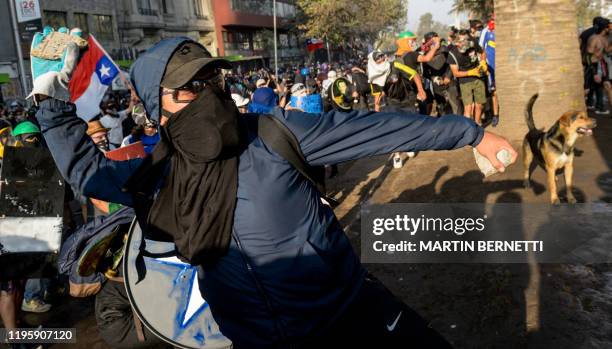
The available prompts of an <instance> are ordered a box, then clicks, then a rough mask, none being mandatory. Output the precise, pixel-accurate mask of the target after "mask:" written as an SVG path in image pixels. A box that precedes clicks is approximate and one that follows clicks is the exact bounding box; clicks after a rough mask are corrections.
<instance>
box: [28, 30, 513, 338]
mask: <svg viewBox="0 0 612 349" xmlns="http://www.w3.org/2000/svg"><path fill="white" fill-rule="evenodd" d="M186 42H191V40H190V39H188V38H173V39H165V40H162V41H161V42H160V43H158V44H157V45H155V46H154V47H152V48H151V49H149V50H148V51H147V52H146V53H145V54H143V55H142V56H141V57H140V58H139V59H138V60H137V61H136V62H135V64H134V66H133V68H132V71H131V79H132V83H133V85H134V88H135V90H136V92H137V94H138V96H139V97H140V99H141V100H142V102H143V103H144V105H145V107H146V110H147V113H148V114H149V115H150V117H151V118H152V119H153V120H156V121H159V122H160V124H161V125H162V127H164V125H165V124H166V123H167V121H168V118H167V117H166V116H161V115H160V114H161V109H162V108H163V109H164V110H165V111H167V112H170V113H175V112H177V111H180V109H181V108H183V107H185V104H177V103H174V102H173V97H177V96H178V97H177V98H178V99H181V100H185V99H189V98H190V95H196V94H197V93H194V92H193V91H190V90H188V89H180V90H177V91H175V92H176V95H175V96H170V95H169V94H165V93H163V91H164V90H165V88H164V89H162V88H160V83H161V81H162V79H163V78H164V73H165V71H166V65H167V64H168V62H169V60H170V58H171V56H172V55H173V54H174V53H175V51H176V50H177V48H178V47H181V46H182V45H184V44H185V43H186ZM203 69H204V68H203ZM193 73H194V75H195V73H196V72H193ZM191 98H192V99H193V98H195V97H194V96H192V97H191ZM37 99H38V100H39V101H40V110H39V112H38V114H37V118H38V121H39V122H40V124H41V127H42V131H43V134H44V137H45V139H46V141H47V143H48V144H49V148H50V149H51V151H52V153H53V156H54V158H55V161H56V163H57V166H58V168H59V170H60V171H61V173H62V174H63V175H64V177H65V178H66V180H67V181H68V182H69V183H70V184H71V185H72V186H73V187H75V188H77V189H78V190H80V191H81V192H82V193H83V195H85V196H87V197H94V198H97V199H100V200H104V201H109V202H116V203H120V204H123V205H126V206H131V205H133V204H134V201H133V197H132V196H131V195H130V194H129V193H126V192H123V191H122V190H121V189H122V187H123V186H124V184H125V183H126V181H127V180H128V178H129V177H130V176H131V175H132V173H134V171H135V170H136V168H138V166H139V165H140V163H141V160H130V161H125V162H115V161H111V160H108V159H106V158H105V157H104V155H103V154H102V153H101V152H100V151H98V150H97V148H96V147H95V145H94V144H93V143H92V142H91V141H90V140H89V139H88V138H87V136H86V134H85V130H86V128H87V126H86V124H85V123H84V122H82V121H81V120H79V119H78V118H77V117H76V115H75V109H74V106H73V105H72V104H70V103H67V102H63V101H60V100H57V99H54V98H48V97H46V96H44V95H42V94H39V96H38V97H37ZM160 104H161V105H160ZM271 114H272V116H273V117H274V118H276V119H278V120H280V121H281V122H282V123H283V124H284V125H285V126H286V127H287V128H289V129H290V130H291V131H292V133H293V134H294V135H295V136H296V138H297V140H298V141H299V144H300V147H301V150H302V152H303V154H304V156H305V158H306V160H307V161H308V163H309V164H310V165H313V166H319V165H325V164H337V163H340V162H344V161H348V160H353V159H358V158H362V157H367V156H372V155H378V154H386V153H392V152H397V151H402V152H409V151H425V150H449V149H457V148H461V147H464V146H472V147H476V149H477V150H478V151H479V152H481V153H482V154H483V155H485V156H486V157H487V158H489V159H491V161H493V163H494V165H495V166H496V167H497V168H498V169H500V170H501V171H503V165H502V164H500V163H499V161H497V159H496V158H495V155H496V154H497V152H499V151H500V150H501V149H508V150H509V151H511V153H512V154H513V157H514V159H515V158H516V152H515V151H514V150H513V149H512V147H511V146H510V144H509V143H508V142H507V141H506V140H505V139H503V138H501V137H499V136H496V135H494V134H491V133H488V132H485V131H484V130H483V129H482V128H480V127H479V126H477V125H476V124H475V123H474V122H472V121H471V120H469V119H466V118H464V117H462V116H445V117H441V118H432V117H428V116H423V115H416V114H405V113H372V112H357V111H354V112H351V113H341V112H336V111H332V112H329V113H326V114H320V115H317V114H306V113H302V112H297V111H283V110H281V109H279V108H276V109H274V110H273V112H272V113H271ZM247 139H248V145H247V146H246V147H245V149H244V150H242V152H241V153H240V155H239V162H238V187H237V194H236V206H235V211H234V218H233V227H232V239H231V242H230V246H229V249H228V252H227V254H226V255H224V256H223V257H221V258H219V260H218V261H216V262H215V263H212V264H207V265H205V266H204V273H203V274H204V275H201V276H200V277H201V278H202V279H201V280H200V283H199V284H200V285H201V286H200V287H201V292H202V294H203V296H204V297H205V298H206V300H207V301H208V302H209V304H210V306H211V310H212V312H213V315H214V317H215V320H216V321H217V322H218V324H219V326H220V329H221V331H222V332H223V334H224V335H226V336H227V337H228V338H230V339H231V340H232V341H233V343H234V346H235V347H236V348H289V347H292V348H294V347H304V348H313V347H316V348H324V347H333V346H334V345H343V346H344V347H351V346H352V347H361V346H363V345H367V344H371V345H375V346H376V347H381V348H383V347H384V348H391V347H402V348H405V347H419V348H421V347H440V346H449V345H448V343H446V342H445V340H444V339H443V338H442V337H441V336H439V335H438V334H437V333H436V332H435V331H433V330H432V329H430V328H429V327H428V326H427V323H426V322H425V321H424V320H423V319H422V318H420V317H419V316H418V315H417V314H416V313H414V312H413V311H412V310H410V309H409V308H408V307H407V306H406V305H404V304H403V303H402V302H401V301H399V300H397V299H396V298H395V297H393V296H392V295H391V294H390V292H389V291H387V290H386V289H385V288H384V287H383V286H382V285H381V284H380V283H378V282H376V280H373V279H371V278H370V277H368V276H367V274H366V271H365V269H364V268H363V267H362V265H361V264H360V262H359V259H358V257H357V255H356V254H355V252H354V250H353V248H352V247H351V244H350V243H349V240H348V238H347V237H346V235H345V234H344V232H343V231H342V227H341V226H340V224H339V222H338V220H337V219H336V217H335V215H334V212H333V211H332V209H331V208H330V207H329V206H327V205H325V204H323V203H322V202H321V199H320V193H319V192H318V191H317V189H316V188H315V186H314V185H313V184H312V183H311V182H309V181H308V180H306V179H305V178H304V177H303V176H302V175H300V173H299V172H298V171H297V170H296V169H295V168H293V167H292V166H291V165H290V164H289V163H288V162H287V161H286V160H285V159H283V158H282V157H281V156H280V155H278V154H277V153H275V152H274V151H273V150H271V149H270V148H269V147H267V146H266V145H265V144H264V143H263V142H262V140H261V139H260V138H259V137H257V135H256V134H252V133H249V135H248V136H247ZM160 180H161V178H160ZM415 287H416V285H415Z"/></svg>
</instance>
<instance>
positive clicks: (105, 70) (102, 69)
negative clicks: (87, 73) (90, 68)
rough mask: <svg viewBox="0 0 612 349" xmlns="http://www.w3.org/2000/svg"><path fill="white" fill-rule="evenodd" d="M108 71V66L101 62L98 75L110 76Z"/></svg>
mask: <svg viewBox="0 0 612 349" xmlns="http://www.w3.org/2000/svg"><path fill="white" fill-rule="evenodd" d="M109 71H110V68H109V67H107V66H105V65H104V64H102V67H100V77H104V76H109V77H110V74H109Z"/></svg>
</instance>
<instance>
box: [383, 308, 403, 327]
mask: <svg viewBox="0 0 612 349" xmlns="http://www.w3.org/2000/svg"><path fill="white" fill-rule="evenodd" d="M401 316H402V312H401V311H400V313H399V314H398V315H397V317H396V318H395V321H393V323H392V324H391V326H389V325H387V331H389V332H393V330H394V329H395V326H396V325H397V322H398V321H399V319H400V317H401Z"/></svg>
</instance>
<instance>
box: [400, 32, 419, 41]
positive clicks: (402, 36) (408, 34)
mask: <svg viewBox="0 0 612 349" xmlns="http://www.w3.org/2000/svg"><path fill="white" fill-rule="evenodd" d="M398 38H399V39H416V38H417V36H416V35H414V33H413V32H411V31H410V30H406V31H403V32H401V33H399V35H398Z"/></svg>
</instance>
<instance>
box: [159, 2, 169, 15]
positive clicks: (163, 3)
mask: <svg viewBox="0 0 612 349" xmlns="http://www.w3.org/2000/svg"><path fill="white" fill-rule="evenodd" d="M161 9H162V13H169V12H168V4H167V2H166V0H161Z"/></svg>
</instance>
